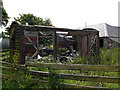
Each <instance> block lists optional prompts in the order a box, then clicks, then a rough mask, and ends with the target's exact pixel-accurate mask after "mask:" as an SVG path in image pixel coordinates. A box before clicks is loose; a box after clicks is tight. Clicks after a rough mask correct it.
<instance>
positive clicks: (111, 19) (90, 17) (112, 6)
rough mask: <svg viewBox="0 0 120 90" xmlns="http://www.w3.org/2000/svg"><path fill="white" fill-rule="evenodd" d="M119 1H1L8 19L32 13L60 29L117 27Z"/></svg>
mask: <svg viewBox="0 0 120 90" xmlns="http://www.w3.org/2000/svg"><path fill="white" fill-rule="evenodd" d="M118 1H119V0H3V5H4V8H5V9H6V11H7V13H8V15H9V17H11V20H13V17H18V16H19V14H27V13H32V14H34V15H36V16H37V17H42V18H45V17H49V18H50V19H51V21H52V24H53V25H54V26H56V27H61V28H73V29H76V28H79V27H83V26H85V23H86V25H87V26H88V25H93V24H98V23H108V24H110V25H113V26H118Z"/></svg>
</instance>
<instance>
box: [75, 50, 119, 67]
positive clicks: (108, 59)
mask: <svg viewBox="0 0 120 90" xmlns="http://www.w3.org/2000/svg"><path fill="white" fill-rule="evenodd" d="M119 56H120V48H111V49H107V50H106V49H100V54H99V55H97V56H94V57H91V56H85V57H82V58H81V56H80V55H79V56H77V57H75V59H74V61H73V63H74V64H90V65H99V64H100V65H118V64H119V63H120V62H119V61H118V58H119Z"/></svg>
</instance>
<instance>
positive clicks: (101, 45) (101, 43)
mask: <svg viewBox="0 0 120 90" xmlns="http://www.w3.org/2000/svg"><path fill="white" fill-rule="evenodd" d="M100 47H101V48H103V39H100Z"/></svg>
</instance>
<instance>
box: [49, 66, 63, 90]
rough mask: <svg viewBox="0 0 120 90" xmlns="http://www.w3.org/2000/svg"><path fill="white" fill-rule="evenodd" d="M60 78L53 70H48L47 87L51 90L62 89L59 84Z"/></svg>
mask: <svg viewBox="0 0 120 90" xmlns="http://www.w3.org/2000/svg"><path fill="white" fill-rule="evenodd" d="M59 77H60V76H58V75H57V74H56V72H55V70H53V69H50V68H49V76H48V85H49V88H51V89H60V88H61V89H62V87H61V84H60V83H61V82H62V80H60V79H59Z"/></svg>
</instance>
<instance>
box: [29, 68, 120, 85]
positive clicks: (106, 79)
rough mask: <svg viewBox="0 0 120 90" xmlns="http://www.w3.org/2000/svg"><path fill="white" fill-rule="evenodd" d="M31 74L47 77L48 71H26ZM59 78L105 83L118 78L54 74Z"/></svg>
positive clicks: (112, 81)
mask: <svg viewBox="0 0 120 90" xmlns="http://www.w3.org/2000/svg"><path fill="white" fill-rule="evenodd" d="M27 72H28V73H30V74H31V75H37V76H43V77H48V75H49V72H42V71H33V70H29V71H27ZM56 75H57V76H59V78H60V79H68V80H77V81H81V80H82V81H90V82H106V83H119V80H120V78H117V77H103V76H102V77H100V76H99V77H98V76H87V75H71V74H56Z"/></svg>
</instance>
